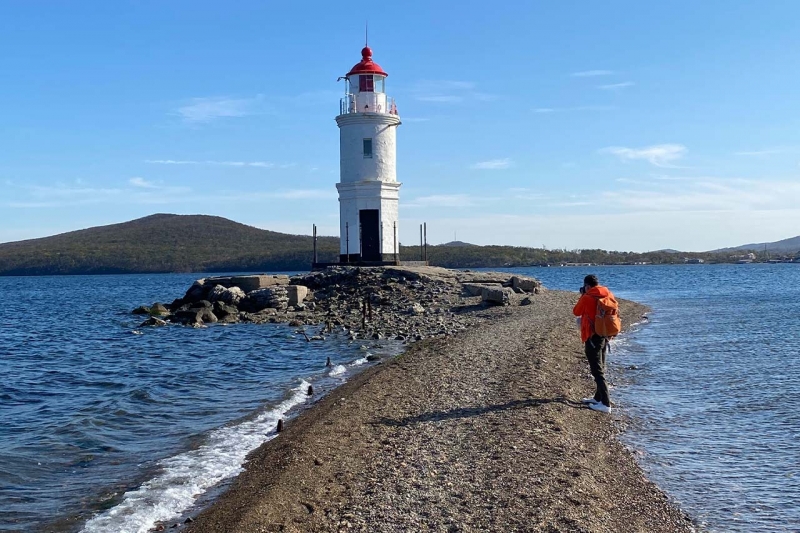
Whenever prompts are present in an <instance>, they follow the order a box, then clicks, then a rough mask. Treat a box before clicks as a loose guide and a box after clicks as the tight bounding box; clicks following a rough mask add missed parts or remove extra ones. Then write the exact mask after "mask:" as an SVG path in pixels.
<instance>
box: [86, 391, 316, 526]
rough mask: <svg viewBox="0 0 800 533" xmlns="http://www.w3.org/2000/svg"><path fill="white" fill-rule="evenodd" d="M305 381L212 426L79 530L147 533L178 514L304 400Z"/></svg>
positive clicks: (231, 472) (231, 471)
mask: <svg viewBox="0 0 800 533" xmlns="http://www.w3.org/2000/svg"><path fill="white" fill-rule="evenodd" d="M309 385H310V384H309V383H308V382H307V381H305V380H301V382H300V385H299V386H298V387H297V388H294V389H292V393H293V394H292V396H291V397H289V398H288V399H286V400H284V401H283V402H281V403H280V404H279V405H277V406H276V407H275V408H274V409H272V410H270V411H267V412H265V413H262V414H260V415H259V416H257V417H256V418H255V419H253V420H248V421H246V422H242V423H241V424H237V425H235V426H228V427H223V428H220V429H217V430H215V431H213V432H212V433H211V434H210V435H209V437H208V442H207V443H206V444H204V445H203V446H200V447H199V448H197V449H196V450H191V451H188V452H185V453H181V454H178V455H175V456H173V457H170V458H167V459H164V460H163V461H161V463H160V466H161V468H162V469H163V472H162V473H161V474H159V475H158V476H156V477H154V478H153V479H151V480H149V481H146V482H145V483H143V484H142V486H141V487H139V488H138V489H136V490H133V491H129V492H126V493H125V495H124V496H123V497H122V501H121V502H120V503H119V504H117V505H116V506H115V507H113V508H111V509H109V510H108V511H105V512H103V513H102V514H100V515H97V516H95V517H94V518H92V519H91V520H89V521H88V522H86V525H85V526H84V528H83V530H82V531H83V533H95V532H103V533H147V532H148V531H150V530H151V529H152V528H153V527H154V526H155V525H156V523H158V522H168V521H169V520H171V519H176V518H178V517H179V516H180V515H181V514H182V513H183V512H184V511H186V510H188V509H189V508H190V507H191V506H192V505H193V504H194V502H195V501H196V500H197V498H198V497H199V496H200V495H202V494H203V493H204V492H205V491H207V490H208V489H210V488H211V487H213V486H214V485H216V484H217V483H219V482H220V481H222V480H224V479H226V478H229V477H232V476H235V475H237V474H239V473H240V472H241V471H242V465H243V463H244V460H245V457H246V456H247V454H248V453H249V452H250V451H252V450H254V449H255V448H257V447H258V446H260V445H261V444H263V443H264V442H266V441H268V440H271V439H273V438H275V436H276V435H277V433H275V427H276V425H277V423H278V420H279V419H281V418H282V417H283V416H284V415H285V414H286V412H287V411H289V410H290V409H291V408H292V407H295V406H296V405H299V404H301V403H303V402H305V401H306V399H307V398H308V395H307V391H308V386H309Z"/></svg>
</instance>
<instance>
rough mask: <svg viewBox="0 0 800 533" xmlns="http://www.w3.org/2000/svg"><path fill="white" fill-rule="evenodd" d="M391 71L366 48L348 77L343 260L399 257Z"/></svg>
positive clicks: (341, 119) (343, 105) (339, 120)
mask: <svg viewBox="0 0 800 533" xmlns="http://www.w3.org/2000/svg"><path fill="white" fill-rule="evenodd" d="M387 76H388V74H386V72H384V70H383V69H382V68H381V67H380V65H378V64H377V63H375V62H374V61H373V60H372V50H371V49H370V48H369V47H368V46H365V47H364V48H363V49H362V50H361V61H360V62H359V63H358V64H356V65H355V66H354V67H353V68H352V69H350V72H348V73H347V74H346V75H345V76H344V78H345V79H346V87H345V96H344V98H342V100H341V102H340V106H339V107H340V108H339V116H337V117H336V124H338V125H339V158H340V178H339V183H337V184H336V188H337V189H338V190H339V224H340V235H341V245H340V250H339V260H340V262H342V263H353V262H378V261H381V262H382V261H386V262H393V261H396V260H397V253H398V252H399V245H398V243H397V232H398V231H399V228H398V220H397V214H398V201H399V191H400V185H401V184H400V183H398V181H397V166H396V162H397V143H396V140H397V126H399V125H400V117H399V116H398V114H397V107H396V106H395V104H394V100H392V99H390V98H388V97H387V96H386V92H385V81H386V77H387Z"/></svg>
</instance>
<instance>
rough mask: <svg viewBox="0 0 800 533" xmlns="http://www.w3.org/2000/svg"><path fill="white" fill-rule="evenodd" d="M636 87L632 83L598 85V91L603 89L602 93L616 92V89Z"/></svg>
mask: <svg viewBox="0 0 800 533" xmlns="http://www.w3.org/2000/svg"><path fill="white" fill-rule="evenodd" d="M634 85H636V84H635V83H633V82H632V81H623V82H621V83H610V84H608V85H598V86H597V88H598V89H603V90H604V91H616V90H618V89H625V88H626V87H632V86H634Z"/></svg>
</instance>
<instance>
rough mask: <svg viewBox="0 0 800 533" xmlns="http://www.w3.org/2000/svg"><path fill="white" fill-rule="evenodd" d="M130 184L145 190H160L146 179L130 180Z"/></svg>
mask: <svg viewBox="0 0 800 533" xmlns="http://www.w3.org/2000/svg"><path fill="white" fill-rule="evenodd" d="M128 183H130V184H131V185H133V186H134V187H141V188H143V189H158V188H159V187H158V185H156V184H155V183H153V182H152V181H147V180H146V179H144V178H138V177H136V178H131V179H129V180H128Z"/></svg>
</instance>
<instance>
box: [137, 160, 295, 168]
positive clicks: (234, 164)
mask: <svg viewBox="0 0 800 533" xmlns="http://www.w3.org/2000/svg"><path fill="white" fill-rule="evenodd" d="M144 162H145V163H151V164H154V165H218V166H226V167H258V168H275V167H277V168H289V167H293V166H295V163H282V164H280V165H276V164H275V163H270V162H269V161H192V160H180V159H177V160H176V159H145V161H144Z"/></svg>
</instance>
